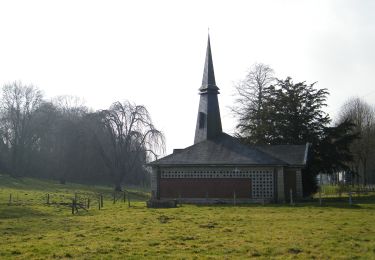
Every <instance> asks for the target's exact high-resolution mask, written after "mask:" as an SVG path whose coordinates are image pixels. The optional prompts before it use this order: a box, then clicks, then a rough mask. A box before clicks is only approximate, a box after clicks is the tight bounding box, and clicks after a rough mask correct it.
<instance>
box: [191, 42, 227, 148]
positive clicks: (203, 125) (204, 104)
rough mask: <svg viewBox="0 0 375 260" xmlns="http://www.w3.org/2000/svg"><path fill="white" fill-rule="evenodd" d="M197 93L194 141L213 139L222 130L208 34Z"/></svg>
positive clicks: (217, 89) (217, 90)
mask: <svg viewBox="0 0 375 260" xmlns="http://www.w3.org/2000/svg"><path fill="white" fill-rule="evenodd" d="M199 94H200V101H199V108H198V117H197V125H196V128H195V138H194V143H199V142H202V141H205V140H208V139H214V138H216V137H217V136H219V135H220V134H221V133H222V132H223V131H222V128H221V118H220V108H219V100H218V98H217V95H218V94H219V88H218V87H217V86H216V81H215V73H214V65H213V63H212V53H211V44H210V36H209V35H208V42H207V52H206V60H205V63H204V71H203V79H202V86H201V87H200V88H199Z"/></svg>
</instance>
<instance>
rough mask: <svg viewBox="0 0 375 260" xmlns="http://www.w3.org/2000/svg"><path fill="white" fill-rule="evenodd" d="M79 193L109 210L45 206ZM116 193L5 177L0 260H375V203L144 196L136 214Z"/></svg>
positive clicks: (0, 190) (0, 184)
mask: <svg viewBox="0 0 375 260" xmlns="http://www.w3.org/2000/svg"><path fill="white" fill-rule="evenodd" d="M38 183H39V184H38ZM77 191H80V192H81V193H83V194H85V193H87V194H89V193H93V194H96V193H99V192H101V193H104V192H107V196H106V197H105V199H106V200H105V202H104V208H103V209H102V210H98V209H97V208H96V207H95V208H92V209H90V210H89V211H88V212H85V211H80V212H79V213H78V214H77V215H72V214H71V212H70V210H69V209H68V208H67V207H64V206H57V205H50V206H48V205H45V204H42V203H41V202H42V201H43V194H45V193H46V192H51V193H52V192H53V193H54V194H55V195H56V196H57V195H58V194H63V195H64V196H73V195H72V194H74V192H77ZM10 192H12V193H14V194H16V193H18V194H19V201H24V200H25V199H23V198H24V197H27V196H30V197H36V198H35V200H34V201H31V202H32V203H30V200H29V201H27V202H28V203H18V204H17V205H12V206H8V205H7V203H8V196H9V193H10ZM24 194H28V195H24ZM110 194H111V190H110V188H105V187H88V186H84V185H75V184H74V185H73V184H68V185H65V186H64V185H60V184H57V183H54V182H50V181H39V180H33V179H17V180H15V179H11V178H9V177H6V176H0V234H1V238H2V239H0V259H69V258H72V259H124V258H126V259H129V258H130V259H139V258H158V259H165V258H166V259H192V258H196V259H202V258H203V259H204V258H213V259H236V258H237V259H244V258H259V259H269V258H276V259H277V258H279V259H294V258H298V259H307V258H308V259H312V258H315V259H331V258H334V259H355V258H358V259H375V200H373V201H367V202H366V204H356V205H354V206H352V207H349V206H348V205H347V204H346V203H344V202H330V201H326V202H325V204H324V206H323V207H319V206H317V204H316V203H306V204H297V205H296V206H294V207H291V206H288V205H266V206H261V205H240V206H236V207H234V206H229V205H227V206H223V205H220V206H194V205H183V206H181V207H179V208H174V209H147V208H146V207H145V203H144V201H140V200H141V199H142V198H143V199H145V196H143V195H142V194H140V195H139V194H138V195H139V197H135V198H137V199H138V201H136V202H132V206H131V207H130V208H129V207H128V205H127V204H126V203H116V204H112V202H111V198H110ZM21 195H22V196H21ZM134 195H136V193H134ZM141 195H142V196H143V197H142V196H141ZM38 196H39V197H40V199H41V200H40V203H38V201H37V198H38Z"/></svg>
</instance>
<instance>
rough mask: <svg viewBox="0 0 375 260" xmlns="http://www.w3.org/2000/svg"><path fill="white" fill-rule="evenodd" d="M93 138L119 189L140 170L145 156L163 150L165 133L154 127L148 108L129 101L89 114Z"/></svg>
mask: <svg viewBox="0 0 375 260" xmlns="http://www.w3.org/2000/svg"><path fill="white" fill-rule="evenodd" d="M90 117H91V120H90V121H91V123H94V126H93V128H91V129H94V141H95V144H96V147H97V149H98V151H99V153H100V155H101V158H102V159H103V161H104V163H105V164H106V166H107V167H108V170H109V173H110V175H111V177H112V180H113V182H114V185H115V190H117V191H120V190H121V186H122V185H123V182H124V180H125V178H126V177H127V176H129V175H130V174H131V173H132V172H133V171H135V170H139V168H140V166H142V165H143V164H144V163H145V162H146V160H147V157H148V156H156V155H157V154H158V153H160V152H163V151H164V136H163V134H162V133H161V132H160V131H159V130H157V129H156V128H155V126H154V125H153V123H152V120H151V116H150V114H149V112H148V111H147V109H146V108H145V107H144V106H141V105H135V104H132V103H130V102H128V101H125V102H123V103H120V102H115V103H113V104H112V105H111V107H110V108H109V109H108V110H102V111H99V112H97V113H94V114H92V115H91V116H90Z"/></svg>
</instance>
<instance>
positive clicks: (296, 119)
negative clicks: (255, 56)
mask: <svg viewBox="0 0 375 260" xmlns="http://www.w3.org/2000/svg"><path fill="white" fill-rule="evenodd" d="M316 85H317V84H316V82H315V83H312V84H307V83H306V82H297V83H294V82H293V80H292V78H290V77H287V78H286V79H278V78H277V77H275V73H274V71H273V69H272V68H271V67H270V66H268V65H265V64H262V63H258V64H254V65H253V66H252V67H251V68H250V70H249V72H248V73H247V75H246V77H245V78H244V79H243V80H242V81H240V82H239V83H238V84H237V85H236V86H235V89H236V94H235V96H236V101H235V105H234V106H233V107H232V111H233V112H234V115H235V116H236V118H237V120H238V124H237V127H236V129H237V136H238V137H239V138H240V139H241V140H242V141H243V142H244V143H247V144H306V143H309V144H310V151H309V155H310V158H309V160H308V165H307V167H306V169H305V171H304V174H303V178H304V181H303V183H304V191H305V192H306V193H307V194H308V193H311V192H314V191H315V190H316V176H317V174H319V173H325V174H331V175H335V174H338V173H344V174H345V175H346V176H347V179H350V180H349V182H351V183H357V184H365V185H366V184H368V183H375V163H374V160H373V159H372V160H371V159H370V158H375V109H374V107H373V106H371V105H369V104H367V103H366V102H365V101H363V100H362V99H360V98H350V99H348V101H346V102H345V103H344V104H343V106H342V107H341V109H340V113H339V115H338V116H337V118H335V120H332V119H331V117H330V116H329V114H328V113H327V112H325V111H324V108H325V107H326V106H327V98H328V95H329V92H328V90H327V89H325V88H322V89H319V88H317V86H316Z"/></svg>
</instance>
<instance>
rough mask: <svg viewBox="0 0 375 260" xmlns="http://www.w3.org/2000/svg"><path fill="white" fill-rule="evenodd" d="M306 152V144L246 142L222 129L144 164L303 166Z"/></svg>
mask: <svg viewBox="0 0 375 260" xmlns="http://www.w3.org/2000/svg"><path fill="white" fill-rule="evenodd" d="M306 153H307V149H306V145H275V146H267V145H264V146H256V145H252V146H250V145H244V144H242V143H240V142H239V141H238V139H236V138H234V137H232V136H230V135H228V134H225V133H222V134H221V135H219V136H218V137H216V138H215V139H212V140H205V141H202V142H199V143H196V144H194V145H192V146H189V147H187V148H185V149H179V150H178V151H177V152H175V153H173V154H170V155H168V156H165V157H163V158H161V159H159V160H156V161H153V162H151V163H149V164H148V165H151V166H152V165H165V166H166V165H170V166H177V165H185V166H188V165H248V166H266V165H272V166H288V165H289V166H304V165H305V158H306Z"/></svg>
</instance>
